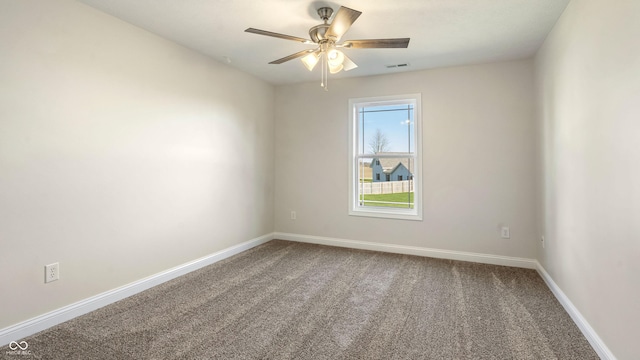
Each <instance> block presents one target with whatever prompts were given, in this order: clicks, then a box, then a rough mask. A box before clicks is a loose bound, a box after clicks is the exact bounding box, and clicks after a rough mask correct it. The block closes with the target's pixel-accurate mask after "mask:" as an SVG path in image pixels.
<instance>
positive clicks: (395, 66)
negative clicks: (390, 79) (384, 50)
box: [385, 63, 409, 69]
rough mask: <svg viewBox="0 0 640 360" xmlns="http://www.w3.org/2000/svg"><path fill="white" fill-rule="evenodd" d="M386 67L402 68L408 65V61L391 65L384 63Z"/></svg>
mask: <svg viewBox="0 0 640 360" xmlns="http://www.w3.org/2000/svg"><path fill="white" fill-rule="evenodd" d="M385 66H386V67H387V69H395V68H404V67H407V66H409V64H408V63H405V64H393V65H385Z"/></svg>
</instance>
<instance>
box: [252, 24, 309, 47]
mask: <svg viewBox="0 0 640 360" xmlns="http://www.w3.org/2000/svg"><path fill="white" fill-rule="evenodd" d="M245 32H248V33H252V34H258V35H264V36H271V37H276V38H280V39H285V40H293V41H298V42H301V43H305V44H313V41H311V40H307V39H303V38H300V37H297V36H291V35H285V34H279V33H274V32H271V31H266V30H260V29H254V28H248V29H247V30H245Z"/></svg>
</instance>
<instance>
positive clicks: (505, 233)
mask: <svg viewBox="0 0 640 360" xmlns="http://www.w3.org/2000/svg"><path fill="white" fill-rule="evenodd" d="M500 236H502V238H503V239H510V238H511V232H510V231H509V227H508V226H503V227H502V228H501V229H500Z"/></svg>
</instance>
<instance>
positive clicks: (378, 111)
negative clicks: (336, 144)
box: [358, 104, 415, 154]
mask: <svg viewBox="0 0 640 360" xmlns="http://www.w3.org/2000/svg"><path fill="white" fill-rule="evenodd" d="M414 112H415V111H414V108H413V105H412V104H404V105H390V106H368V107H359V108H358V142H359V144H358V145H359V146H358V152H359V153H360V154H377V153H385V152H405V153H406V152H410V153H413V152H414V151H415V134H414Z"/></svg>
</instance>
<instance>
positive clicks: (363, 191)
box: [358, 157, 415, 209]
mask: <svg viewBox="0 0 640 360" xmlns="http://www.w3.org/2000/svg"><path fill="white" fill-rule="evenodd" d="M414 161H415V160H414V159H413V157H392V158H389V157H384V158H361V159H360V161H359V164H360V165H359V167H361V168H364V167H367V168H368V169H367V170H366V171H362V173H363V174H366V175H365V176H366V177H363V178H361V181H360V184H359V186H358V205H359V206H368V207H394V208H405V209H413V206H414V203H413V202H414V201H413V196H414V186H413V180H408V179H413V169H414ZM380 179H382V180H380ZM403 179H404V180H403Z"/></svg>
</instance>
